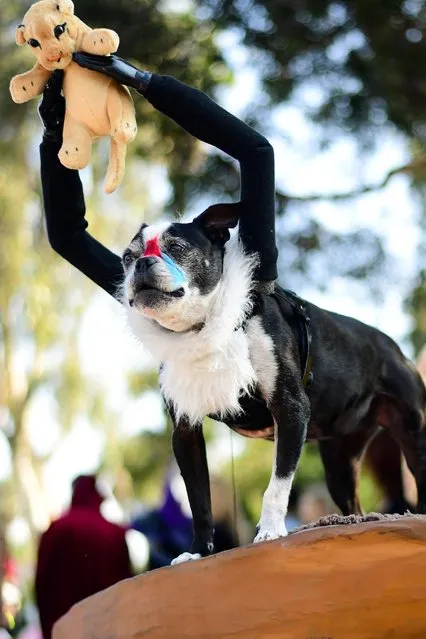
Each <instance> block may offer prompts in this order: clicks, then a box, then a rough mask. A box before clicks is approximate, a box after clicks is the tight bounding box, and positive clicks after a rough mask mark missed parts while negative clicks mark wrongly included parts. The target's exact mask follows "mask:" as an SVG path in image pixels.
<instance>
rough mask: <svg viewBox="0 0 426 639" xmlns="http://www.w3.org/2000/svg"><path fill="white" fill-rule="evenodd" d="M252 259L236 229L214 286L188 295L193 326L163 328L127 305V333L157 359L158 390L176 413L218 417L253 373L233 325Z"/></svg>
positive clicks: (240, 313)
mask: <svg viewBox="0 0 426 639" xmlns="http://www.w3.org/2000/svg"><path fill="white" fill-rule="evenodd" d="M256 262H257V259H256V257H255V256H253V255H247V254H245V253H244V250H243V247H242V244H241V242H240V241H239V238H238V236H237V235H234V236H233V237H232V238H231V239H230V240H229V242H227V244H226V247H225V256H224V264H223V274H222V278H221V280H220V282H219V284H218V286H217V287H216V288H215V290H214V291H213V292H212V293H210V294H209V296H204V297H202V296H200V295H199V293H198V292H194V293H193V295H192V297H193V298H195V300H197V301H198V308H197V311H198V312H197V313H195V314H194V320H193V323H194V324H195V323H197V322H204V326H203V328H202V329H201V330H200V331H198V332H196V331H190V332H186V333H179V332H171V331H166V330H164V329H163V328H162V327H161V326H160V325H159V324H158V322H157V321H154V320H152V319H149V318H147V317H144V316H143V315H141V314H138V313H137V312H136V311H135V310H134V309H132V308H127V315H128V322H129V325H130V328H131V329H132V331H133V333H134V334H135V336H136V337H137V338H138V340H140V341H141V342H142V343H143V345H144V346H145V347H146V349H147V350H149V351H150V352H151V353H152V355H154V357H156V358H157V359H158V360H159V361H160V362H162V365H163V366H162V371H161V375H160V385H161V390H162V392H163V394H164V396H165V398H166V399H167V400H168V401H170V402H171V403H172V404H173V406H174V409H175V411H176V414H177V417H178V418H179V417H182V416H184V415H185V416H186V417H187V418H188V420H189V421H190V423H192V424H195V423H197V422H199V421H201V420H202V419H203V418H204V417H205V416H206V415H208V414H212V413H217V414H219V415H220V416H221V417H222V418H223V417H225V415H230V414H236V413H237V412H238V411H239V409H240V407H239V403H238V398H239V396H240V395H241V393H243V392H250V391H251V389H252V387H253V385H254V383H255V381H256V373H255V371H254V369H253V366H252V362H251V359H250V353H249V344H248V337H247V334H246V333H245V332H244V331H242V330H238V331H235V330H234V329H235V327H236V326H238V325H239V324H240V323H241V322H242V321H243V320H244V318H245V317H246V316H247V314H248V313H249V312H250V309H251V301H250V297H249V293H250V291H251V289H252V286H253V270H254V267H255V266H256ZM185 297H186V296H185ZM185 297H184V298H182V299H183V303H184V300H185ZM188 297H189V300H188V303H190V304H193V303H194V301H192V302H191V299H190V298H191V296H188ZM204 298H206V299H204ZM174 312H175V313H176V310H175V311H174ZM182 312H183V313H185V311H184V309H183V308H182Z"/></svg>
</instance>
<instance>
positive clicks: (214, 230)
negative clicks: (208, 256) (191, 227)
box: [194, 202, 241, 244]
mask: <svg viewBox="0 0 426 639" xmlns="http://www.w3.org/2000/svg"><path fill="white" fill-rule="evenodd" d="M240 214H241V202H236V203H234V204H231V203H230V204H213V205H212V206H209V208H208V209H206V210H205V211H203V213H201V214H200V215H199V216H198V217H196V218H195V220H194V222H196V223H197V224H198V225H199V226H201V228H202V229H203V230H204V231H205V233H206V234H207V235H208V237H209V238H210V240H211V241H212V242H219V243H221V244H222V243H223V244H224V243H225V242H227V241H228V240H229V229H232V228H234V227H235V226H237V224H238V220H239V218H240Z"/></svg>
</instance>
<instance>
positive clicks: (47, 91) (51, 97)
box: [38, 70, 65, 143]
mask: <svg viewBox="0 0 426 639" xmlns="http://www.w3.org/2000/svg"><path fill="white" fill-rule="evenodd" d="M63 79H64V72H63V71H60V70H57V71H54V72H53V73H52V75H51V76H50V78H49V80H48V82H47V84H46V86H45V88H44V92H43V99H42V101H41V102H40V106H39V108H38V112H39V114H40V118H41V121H42V122H43V126H44V131H43V142H58V143H62V130H63V128H64V117H65V98H64V96H63V95H62V94H61V91H62V81H63Z"/></svg>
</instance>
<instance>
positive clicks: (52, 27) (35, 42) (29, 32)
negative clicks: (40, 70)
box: [16, 0, 77, 71]
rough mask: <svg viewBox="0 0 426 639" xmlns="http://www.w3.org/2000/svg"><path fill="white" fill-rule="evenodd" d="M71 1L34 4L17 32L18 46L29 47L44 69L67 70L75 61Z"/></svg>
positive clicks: (60, 0)
mask: <svg viewBox="0 0 426 639" xmlns="http://www.w3.org/2000/svg"><path fill="white" fill-rule="evenodd" d="M73 14H74V5H73V3H72V2H71V0H41V2H36V3H35V4H33V5H32V6H31V7H30V9H29V10H28V11H27V13H26V14H25V16H24V20H23V23H22V24H20V25H19V26H18V28H17V30H16V43H17V44H20V45H22V44H27V46H30V47H31V49H32V51H33V53H34V54H35V55H36V57H37V59H38V61H39V63H40V64H41V66H42V67H44V68H45V69H47V70H48V71H55V69H64V68H65V67H66V66H68V64H70V62H71V61H72V54H73V53H74V51H75V47H76V40H75V39H76V36H77V29H76V28H75V26H74V24H73V19H74V15H73Z"/></svg>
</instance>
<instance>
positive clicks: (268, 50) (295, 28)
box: [200, 0, 426, 141]
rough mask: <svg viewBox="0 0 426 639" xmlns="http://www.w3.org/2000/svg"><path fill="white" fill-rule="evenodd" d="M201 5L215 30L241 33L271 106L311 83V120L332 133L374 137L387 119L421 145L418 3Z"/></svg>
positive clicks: (358, 0) (325, 0)
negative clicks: (315, 96)
mask: <svg viewBox="0 0 426 639" xmlns="http://www.w3.org/2000/svg"><path fill="white" fill-rule="evenodd" d="M200 4H202V5H203V6H204V5H207V6H208V7H209V8H210V11H211V13H210V16H211V17H212V18H213V19H214V20H215V22H216V23H217V24H219V25H221V26H222V27H224V26H227V27H229V26H231V25H232V26H236V27H238V28H240V29H241V33H242V38H243V42H244V44H246V45H248V46H250V47H254V48H255V50H256V51H257V53H258V56H257V59H256V61H257V63H258V64H259V68H260V69H261V74H262V79H263V85H264V87H265V89H266V90H267V92H268V95H269V98H270V104H272V105H274V104H277V103H280V102H282V101H284V100H288V99H289V98H295V99H296V101H297V99H298V97H299V96H300V93H298V92H299V90H300V89H301V88H304V87H305V86H306V85H308V84H309V86H311V87H312V86H315V87H316V88H317V89H318V92H319V93H318V94H319V97H318V101H317V104H315V105H311V106H310V113H311V115H312V117H313V118H315V119H316V120H317V121H319V122H321V123H323V124H326V125H328V126H329V127H331V129H335V128H336V127H339V128H340V129H345V130H347V131H350V132H352V133H359V132H362V133H366V132H367V131H370V132H374V130H376V131H377V130H380V129H381V127H382V126H383V124H384V123H385V122H386V120H389V121H390V122H392V123H393V124H394V125H395V126H396V127H398V129H400V130H402V131H404V132H405V133H406V134H408V135H409V136H413V137H416V138H419V139H424V138H425V136H426V129H425V123H426V122H425V111H424V103H425V100H426V83H425V81H424V77H423V74H422V73H421V72H419V69H421V68H422V67H421V62H422V61H423V59H424V57H425V54H426V40H425V39H424V37H423V32H424V28H425V25H426V9H425V4H424V2H423V1H422V0H387V1H386V2H385V1H380V0H375V1H373V2H372V1H371V0H337V1H336V0H241V1H239V2H234V1H233V0H206V2H202V3H200ZM419 65H420V66H419ZM305 106H306V105H305ZM324 134H327V129H326V128H324ZM370 141H372V140H370Z"/></svg>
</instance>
